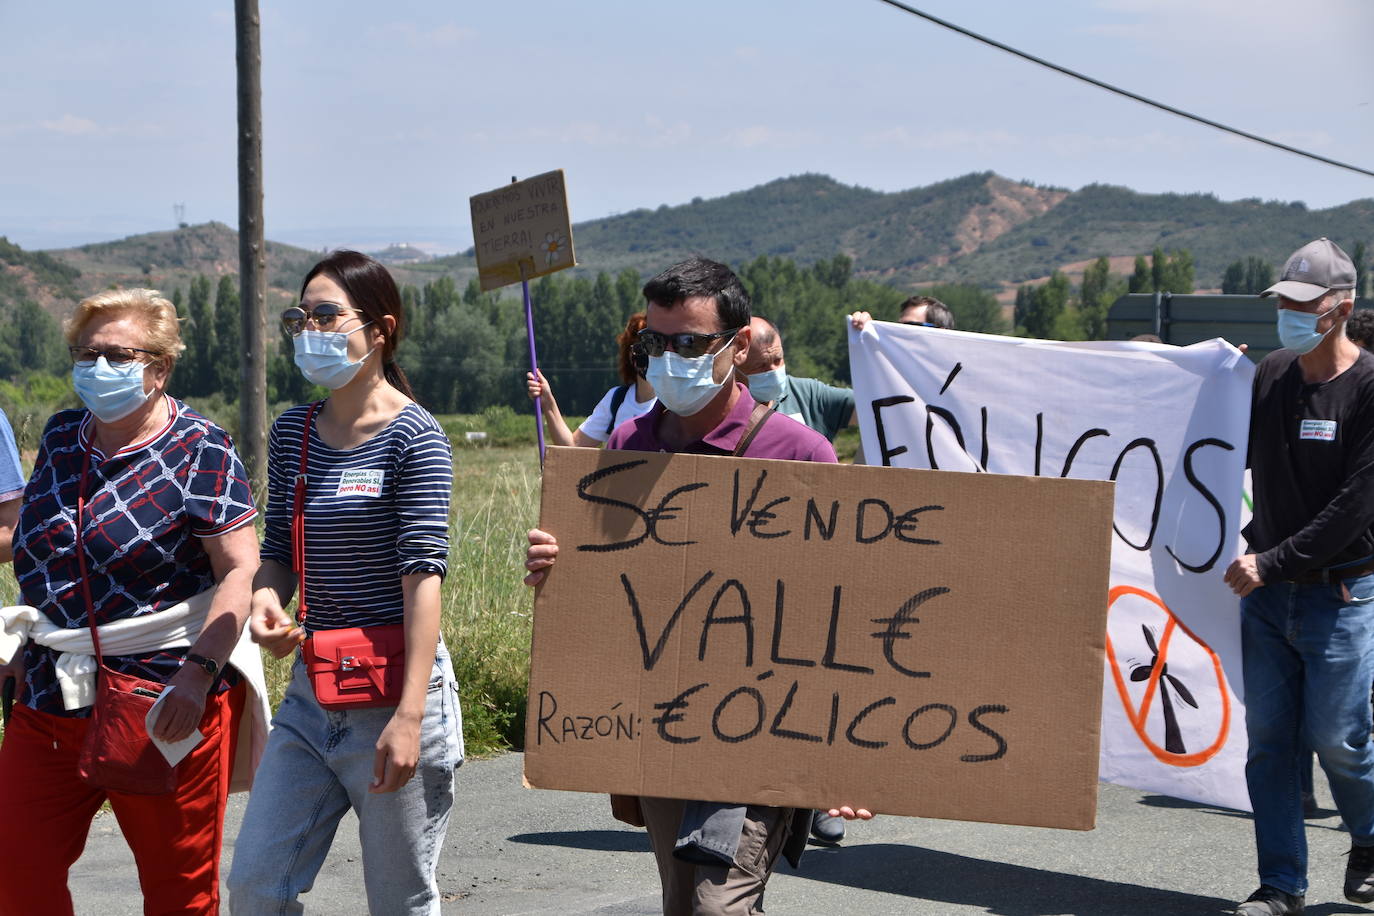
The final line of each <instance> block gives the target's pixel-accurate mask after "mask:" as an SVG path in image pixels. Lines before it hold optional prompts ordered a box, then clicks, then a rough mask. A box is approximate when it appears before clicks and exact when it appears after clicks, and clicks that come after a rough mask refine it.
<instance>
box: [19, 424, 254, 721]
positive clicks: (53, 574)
mask: <svg viewBox="0 0 1374 916" xmlns="http://www.w3.org/2000/svg"><path fill="white" fill-rule="evenodd" d="M167 407H168V413H169V414H170V419H169V420H168V421H167V424H166V425H165V426H163V427H162V429H160V430H158V431H157V432H156V433H154V434H153V435H151V436H149V437H148V438H147V439H145V440H143V441H142V442H135V443H134V444H132V445H130V446H128V447H127V448H124V449H121V450H120V451H118V452H116V453H115V454H113V455H110V456H108V457H107V456H105V455H103V454H101V452H100V451H99V450H98V449H97V448H96V447H95V444H94V442H92V436H93V434H94V430H93V429H92V428H91V425H92V421H91V414H90V412H89V411H87V410H85V409H82V410H63V411H59V412H58V413H56V414H54V415H53V416H52V418H51V419H50V420H48V425H47V428H46V429H44V430H43V441H42V443H41V444H40V445H39V448H38V458H37V460H36V461H35V462H34V471H33V477H32V478H30V480H29V483H28V486H27V487H25V489H24V502H23V503H22V505H21V506H20V508H19V525H18V527H17V528H16V530H15V533H14V574H15V578H16V579H18V581H19V591H20V594H21V595H22V596H23V600H24V603H25V604H28V605H32V606H33V607H36V608H38V610H40V611H42V612H43V613H44V614H45V615H47V617H48V619H50V620H51V621H52V622H53V623H55V624H57V625H58V626H62V627H68V628H75V627H84V626H86V625H87V623H88V615H87V611H86V600H85V597H84V596H83V594H82V589H81V571H80V565H79V563H78V559H77V555H76V527H75V524H74V523H75V519H76V501H77V491H78V489H79V488H80V484H81V464H82V457H83V455H84V453H85V451H86V450H87V449H90V451H91V466H90V471H89V478H88V480H87V484H86V499H87V503H86V516H85V518H84V520H83V521H84V525H83V528H82V533H83V540H84V542H85V546H86V567H87V573H88V575H89V577H90V587H91V603H92V605H93V607H94V609H95V616H96V620H97V621H98V622H99V623H100V624H106V623H109V622H111V621H114V620H119V619H122V618H125V617H139V616H142V615H144V614H152V613H156V612H157V611H162V610H166V609H167V608H169V607H171V606H172V605H174V604H179V603H181V602H182V601H185V600H186V599H188V598H190V597H191V596H193V595H197V594H199V593H200V592H203V591H205V590H206V589H207V588H209V587H210V586H211V585H213V584H214V581H215V578H214V571H213V570H212V569H211V567H210V557H209V555H208V554H207V553H206V552H205V548H204V546H203V545H202V544H201V539H202V538H207V537H214V536H216V535H220V534H224V533H225V532H228V531H233V530H234V529H236V528H240V527H242V526H244V525H247V524H250V523H251V522H252V520H253V517H254V516H256V515H257V514H258V512H257V509H256V508H254V506H253V497H252V491H251V488H250V487H249V483H248V475H247V473H246V472H245V471H244V468H243V464H242V462H240V461H239V457H238V455H237V453H235V451H234V445H233V443H232V442H231V441H230V440H229V435H228V433H226V432H225V431H224V430H222V429H220V428H219V427H218V426H216V425H215V424H213V423H211V422H210V421H209V420H207V419H205V418H204V417H202V416H201V415H200V414H198V413H196V412H195V411H194V410H192V409H191V408H189V407H187V406H186V405H185V404H183V403H181V402H180V401H177V400H176V399H174V398H171V397H168V398H167ZM185 654H186V650H185V649H167V650H164V651H160V652H154V653H150V654H148V655H146V656H106V657H105V663H106V664H107V665H109V666H110V667H111V668H113V669H115V670H116V671H122V672H125V673H128V674H134V675H138V676H140V677H145V678H147V679H149V680H154V681H163V682H165V681H166V680H168V679H169V678H170V677H171V676H172V675H173V674H175V673H176V671H177V669H178V668H179V667H180V666H181V663H182V660H183V658H184V657H185ZM56 660H57V653H56V652H54V651H52V650H51V649H47V648H45V647H43V646H39V645H37V644H36V643H29V644H28V647H27V648H26V650H25V654H24V661H25V665H26V667H27V672H26V675H25V684H26V690H25V692H24V699H23V701H24V703H26V704H27V705H28V706H30V707H32V708H33V709H37V710H39V711H41V712H47V713H52V714H54V715H61V716H86V715H89V713H90V710H89V708H86V709H81V710H73V711H70V712H69V711H67V710H65V709H64V708H63V706H62V693H61V690H60V689H59V688H58V686H57V678H56V673H55V667H54V665H55V663H56Z"/></svg>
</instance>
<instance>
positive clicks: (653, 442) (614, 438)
mask: <svg viewBox="0 0 1374 916" xmlns="http://www.w3.org/2000/svg"><path fill="white" fill-rule="evenodd" d="M735 387H736V388H738V389H739V397H738V398H736V399H735V406H734V407H733V408H731V410H730V413H729V414H727V415H726V417H725V419H724V420H722V421H721V422H720V425H719V426H717V427H716V428H715V429H713V430H711V431H710V432H709V433H707V434H706V435H705V436H703V437H702V438H700V439H698V440H697V441H695V442H692V443H690V444H689V445H688V446H687V447H686V448H680V449H670V448H668V447H667V446H665V445H664V444H663V441H662V440H661V439H659V438H658V424H659V422H660V421H661V420H662V419H663V414H664V413H665V412H666V411H665V410H664V408H663V402H662V401H659V402H658V403H656V404H654V406H653V409H652V410H650V411H649V412H648V413H646V414H644V415H642V416H639V417H635V418H634V419H633V420H630V421H628V422H626V423H622V424H620V425H619V426H618V427H616V430H615V432H613V433H611V437H610V438H609V439H607V440H606V448H608V449H623V450H626V451H634V452H680V453H685V454H689V455H730V454H733V453H734V451H735V446H736V445H738V444H739V440H740V438H741V437H742V436H743V435H744V434H745V431H746V430H748V429H749V415H750V414H751V413H753V412H754V399H753V398H752V397H750V396H749V389H748V388H746V387H744V386H743V385H741V384H740V383H738V382H736V383H735ZM744 457H747V458H778V459H781V460H784V461H823V462H826V463H828V464H835V463H837V462H836V458H835V449H834V447H833V446H831V444H830V440H828V439H826V438H825V436H822V435H821V434H820V433H818V432H816V431H815V430H813V429H809V428H808V427H805V426H803V425H802V424H800V423H798V422H797V421H796V420H793V419H792V418H791V417H785V416H783V415H782V414H780V413H775V414H773V415H772V416H770V417H769V418H768V422H766V423H764V424H763V428H762V429H760V430H759V432H758V435H756V436H755V437H754V441H753V442H750V443H749V448H748V449H747V450H746V451H745V454H744Z"/></svg>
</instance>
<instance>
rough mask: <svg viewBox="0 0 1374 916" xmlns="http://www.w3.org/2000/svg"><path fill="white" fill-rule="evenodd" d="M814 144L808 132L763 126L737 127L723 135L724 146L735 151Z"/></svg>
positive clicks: (810, 132)
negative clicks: (730, 147)
mask: <svg viewBox="0 0 1374 916" xmlns="http://www.w3.org/2000/svg"><path fill="white" fill-rule="evenodd" d="M814 142H816V135H815V133H814V132H813V131H809V130H783V129H779V128H776V127H769V126H767V125H765V124H753V125H750V126H748V127H737V128H735V129H734V130H731V131H727V132H726V134H725V145H726V146H732V147H734V148H736V149H797V148H798V147H802V146H806V145H808V144H810V143H814Z"/></svg>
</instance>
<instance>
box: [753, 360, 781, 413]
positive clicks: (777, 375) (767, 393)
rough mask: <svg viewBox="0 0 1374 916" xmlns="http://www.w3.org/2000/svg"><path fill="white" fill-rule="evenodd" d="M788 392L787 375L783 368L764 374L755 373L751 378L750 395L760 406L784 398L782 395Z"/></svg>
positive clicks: (770, 370) (766, 371) (779, 367)
mask: <svg viewBox="0 0 1374 916" xmlns="http://www.w3.org/2000/svg"><path fill="white" fill-rule="evenodd" d="M786 390H787V373H786V372H784V371H783V369H782V366H778V367H777V368H776V369H767V370H765V371H763V372H755V373H754V374H753V375H751V376H749V393H750V394H752V395H753V396H754V400H756V401H758V402H759V403H760V404H765V403H767V402H768V401H776V400H777V399H778V398H780V397H782V393H783V392H784V391H786Z"/></svg>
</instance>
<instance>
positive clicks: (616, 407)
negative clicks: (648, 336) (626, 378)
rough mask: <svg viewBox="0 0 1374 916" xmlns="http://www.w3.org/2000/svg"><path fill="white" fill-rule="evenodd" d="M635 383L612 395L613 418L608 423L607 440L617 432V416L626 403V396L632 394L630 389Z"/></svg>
mask: <svg viewBox="0 0 1374 916" xmlns="http://www.w3.org/2000/svg"><path fill="white" fill-rule="evenodd" d="M633 386H634V382H631V383H630V384H628V385H621V386H620V387H619V388H617V389H616V390H615V394H612V395H611V418H610V419H609V420H607V421H606V438H608V439H609V438H610V436H611V433H613V432H615V415H616V414H617V413H619V412H620V405H621V404H624V403H625V395H627V394H629V393H630V388H632V387H633Z"/></svg>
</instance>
